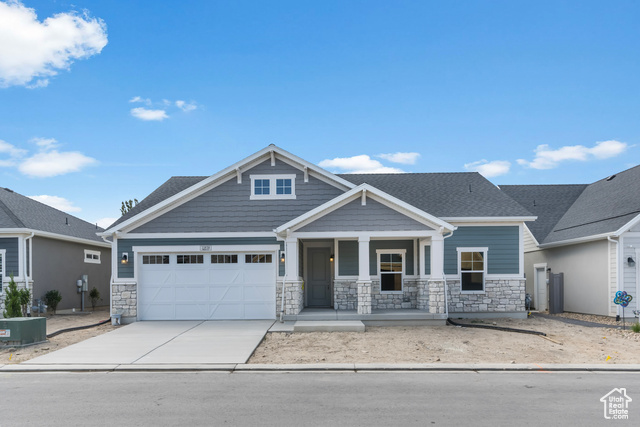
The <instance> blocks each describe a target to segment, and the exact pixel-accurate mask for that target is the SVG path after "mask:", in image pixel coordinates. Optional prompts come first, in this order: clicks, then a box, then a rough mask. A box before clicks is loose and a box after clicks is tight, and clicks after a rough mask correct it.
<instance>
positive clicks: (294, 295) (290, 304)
mask: <svg viewBox="0 0 640 427" xmlns="http://www.w3.org/2000/svg"><path fill="white" fill-rule="evenodd" d="M303 286H304V282H303V281H302V280H287V281H285V282H284V314H299V313H300V312H301V311H302V308H303V307H304V289H303Z"/></svg>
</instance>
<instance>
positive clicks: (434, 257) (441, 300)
mask: <svg viewBox="0 0 640 427" xmlns="http://www.w3.org/2000/svg"><path fill="white" fill-rule="evenodd" d="M428 287H429V313H432V314H445V313H446V310H445V295H444V292H445V289H444V237H443V235H442V234H436V235H435V236H433V237H431V278H430V279H429V284H428Z"/></svg>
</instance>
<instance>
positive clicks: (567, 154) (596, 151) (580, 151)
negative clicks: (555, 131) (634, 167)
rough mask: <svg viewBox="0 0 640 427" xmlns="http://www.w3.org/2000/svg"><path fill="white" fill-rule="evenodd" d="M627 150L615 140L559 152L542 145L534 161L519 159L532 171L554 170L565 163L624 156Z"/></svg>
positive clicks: (562, 149)
mask: <svg viewBox="0 0 640 427" xmlns="http://www.w3.org/2000/svg"><path fill="white" fill-rule="evenodd" d="M627 148H629V145H628V144H627V143H625V142H620V141H615V140H610V141H601V142H597V143H596V144H595V145H594V146H593V147H591V148H589V147H585V146H584V145H568V146H564V147H560V148H558V149H557V150H553V149H551V148H550V147H549V145H547V144H542V145H538V147H536V149H535V151H534V152H535V153H536V156H535V158H534V159H533V160H532V161H528V160H524V159H518V164H520V165H522V166H526V167H529V168H532V169H553V168H555V167H558V166H559V165H560V163H561V162H565V161H571V160H573V161H580V162H586V161H588V160H593V159H599V160H601V159H608V158H610V157H615V156H618V155H620V154H622V153H623V152H624V151H626V149H627Z"/></svg>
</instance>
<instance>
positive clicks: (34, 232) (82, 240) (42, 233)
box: [0, 228, 111, 248]
mask: <svg viewBox="0 0 640 427" xmlns="http://www.w3.org/2000/svg"><path fill="white" fill-rule="evenodd" d="M0 234H32V236H30V237H28V238H31V237H34V236H38V237H47V238H49V239H58V240H65V241H67V242H74V243H82V244H85V245H93V246H101V247H104V248H106V247H111V245H106V244H104V243H102V242H99V241H97V240H91V239H85V238H82V237H73V236H67V235H64V234H57V233H50V232H48V231H41V230H34V229H31V228H5V229H3V230H2V231H1V232H0Z"/></svg>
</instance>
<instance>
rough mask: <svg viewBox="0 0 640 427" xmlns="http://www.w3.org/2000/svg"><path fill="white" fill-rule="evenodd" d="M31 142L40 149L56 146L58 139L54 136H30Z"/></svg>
mask: <svg viewBox="0 0 640 427" xmlns="http://www.w3.org/2000/svg"><path fill="white" fill-rule="evenodd" d="M30 142H32V143H34V144H36V145H37V146H38V147H40V149H41V150H44V151H46V150H50V149H52V148H55V147H57V146H58V141H57V140H56V139H55V138H31V141H30Z"/></svg>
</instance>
